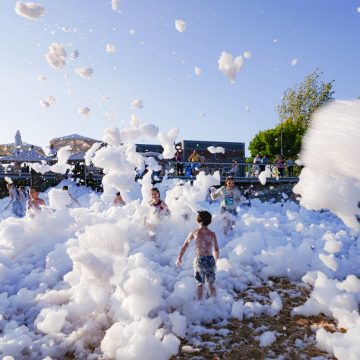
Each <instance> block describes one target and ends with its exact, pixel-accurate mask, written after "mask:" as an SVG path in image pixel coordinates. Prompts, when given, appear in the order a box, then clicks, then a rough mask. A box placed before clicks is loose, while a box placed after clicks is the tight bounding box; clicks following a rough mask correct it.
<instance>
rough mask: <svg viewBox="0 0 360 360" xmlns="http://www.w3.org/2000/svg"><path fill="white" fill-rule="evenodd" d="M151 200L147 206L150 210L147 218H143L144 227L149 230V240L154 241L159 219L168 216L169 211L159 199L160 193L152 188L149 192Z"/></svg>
mask: <svg viewBox="0 0 360 360" xmlns="http://www.w3.org/2000/svg"><path fill="white" fill-rule="evenodd" d="M150 191H151V200H150V201H149V203H148V204H149V205H150V207H151V209H152V211H151V213H150V214H149V216H145V219H144V225H145V227H146V228H147V229H148V230H149V235H150V238H151V240H155V231H156V228H157V225H158V224H159V219H160V218H161V217H163V216H166V215H169V213H170V211H169V208H168V207H167V205H166V204H165V202H164V201H162V200H161V198H160V191H159V189H158V188H156V187H153V188H152V189H151V190H150Z"/></svg>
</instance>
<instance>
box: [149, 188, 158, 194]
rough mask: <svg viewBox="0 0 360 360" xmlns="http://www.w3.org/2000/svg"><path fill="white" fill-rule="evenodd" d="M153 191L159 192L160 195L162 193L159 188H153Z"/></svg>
mask: <svg viewBox="0 0 360 360" xmlns="http://www.w3.org/2000/svg"><path fill="white" fill-rule="evenodd" d="M151 191H155V192H157V193H158V194H159V195H160V191H159V189H158V188H157V187H153V188H151Z"/></svg>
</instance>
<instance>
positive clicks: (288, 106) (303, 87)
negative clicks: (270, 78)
mask: <svg viewBox="0 0 360 360" xmlns="http://www.w3.org/2000/svg"><path fill="white" fill-rule="evenodd" d="M321 75H322V72H320V71H319V70H318V69H317V70H315V71H314V72H312V73H310V74H309V75H307V76H306V77H305V79H304V81H303V82H302V83H300V84H299V85H296V86H295V87H294V88H291V89H287V90H286V91H285V92H284V95H283V97H282V100H281V104H280V105H279V106H277V108H276V109H277V112H278V114H279V118H280V122H283V121H285V120H287V119H291V120H292V121H294V122H297V121H302V122H303V123H304V124H305V126H308V125H309V121H310V116H311V114H312V113H313V112H314V111H315V110H316V109H318V108H319V107H321V106H323V105H325V104H327V103H328V102H330V101H333V100H334V98H333V95H334V91H333V90H332V88H333V83H334V80H332V81H330V82H324V81H322V80H320V76H321Z"/></svg>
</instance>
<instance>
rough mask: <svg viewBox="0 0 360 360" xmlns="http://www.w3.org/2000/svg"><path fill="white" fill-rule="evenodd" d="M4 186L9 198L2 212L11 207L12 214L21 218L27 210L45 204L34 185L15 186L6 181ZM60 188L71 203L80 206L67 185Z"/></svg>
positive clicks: (33, 209) (36, 208) (38, 208)
mask: <svg viewBox="0 0 360 360" xmlns="http://www.w3.org/2000/svg"><path fill="white" fill-rule="evenodd" d="M6 187H7V189H8V191H9V198H10V200H9V203H8V204H7V205H6V206H5V208H4V209H3V210H2V212H3V211H5V210H7V209H8V208H9V207H11V212H12V213H13V215H15V216H16V217H19V218H22V217H24V216H25V215H26V213H27V211H36V210H40V209H41V208H42V207H44V206H45V201H44V199H42V198H40V197H39V190H38V189H37V188H36V187H35V186H31V187H28V186H19V187H16V186H15V185H14V183H8V184H7V185H6ZM62 190H63V191H67V192H68V195H69V197H70V200H71V203H72V204H75V205H78V206H81V204H80V203H79V201H78V200H77V199H76V198H75V197H74V196H73V195H71V194H70V192H69V187H68V186H67V185H64V186H63V187H62Z"/></svg>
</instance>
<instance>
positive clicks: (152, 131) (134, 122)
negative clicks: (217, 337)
mask: <svg viewBox="0 0 360 360" xmlns="http://www.w3.org/2000/svg"><path fill="white" fill-rule="evenodd" d="M130 125H131V126H132V127H133V128H134V129H136V130H138V131H140V135H142V136H147V137H152V138H154V137H156V136H157V135H158V133H159V127H158V126H157V125H156V124H141V123H140V120H139V118H138V117H137V116H136V115H135V114H132V115H131V119H130Z"/></svg>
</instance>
